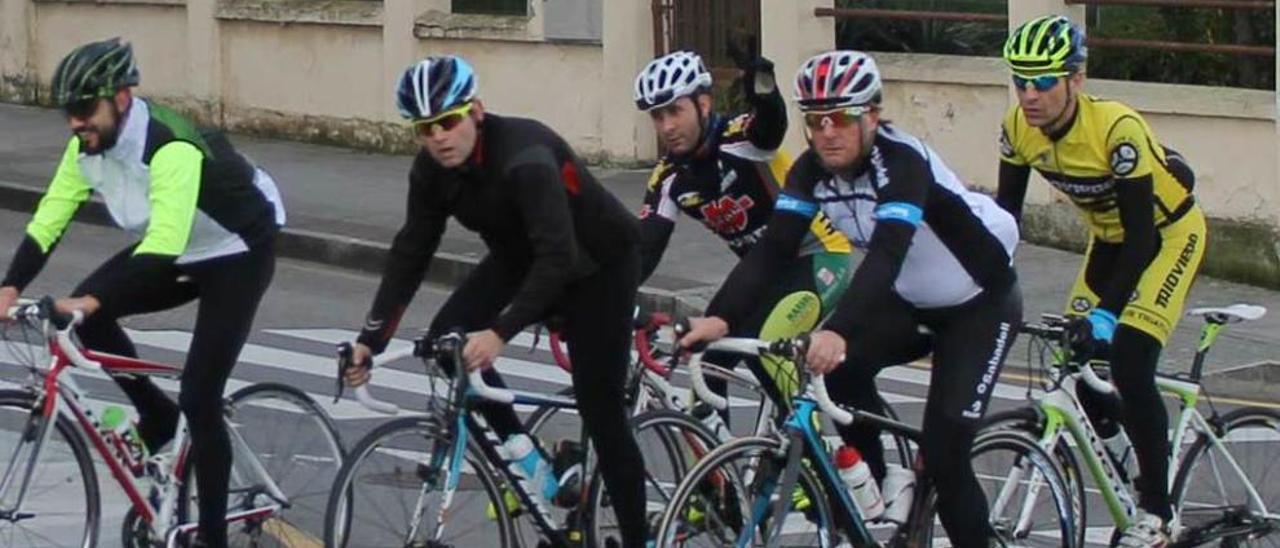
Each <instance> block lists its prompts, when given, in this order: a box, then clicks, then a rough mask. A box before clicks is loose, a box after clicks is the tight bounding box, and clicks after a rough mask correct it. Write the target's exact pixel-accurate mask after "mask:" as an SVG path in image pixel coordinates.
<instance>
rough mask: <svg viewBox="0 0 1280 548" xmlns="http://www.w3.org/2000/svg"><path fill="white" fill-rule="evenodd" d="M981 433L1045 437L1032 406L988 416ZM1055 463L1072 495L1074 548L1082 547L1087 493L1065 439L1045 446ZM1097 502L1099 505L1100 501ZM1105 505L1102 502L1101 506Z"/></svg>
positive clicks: (1040, 416)
mask: <svg viewBox="0 0 1280 548" xmlns="http://www.w3.org/2000/svg"><path fill="white" fill-rule="evenodd" d="M982 430H983V431H994V430H1014V431H1020V432H1025V433H1026V434H1027V435H1029V436H1031V437H1032V438H1034V439H1036V440H1041V439H1042V436H1043V434H1044V416H1043V415H1042V414H1041V413H1040V412H1039V411H1038V410H1037V409H1036V408H1035V407H1019V408H1017V409H1009V410H1007V411H1001V412H998V413H992V414H991V415H988V416H987V418H986V420H985V421H984V422H983V426H982ZM1041 448H1042V449H1045V450H1047V451H1049V453H1050V454H1051V455H1052V456H1053V459H1054V460H1055V461H1057V464H1058V471H1059V472H1061V473H1062V482H1063V484H1065V485H1066V487H1067V494H1069V495H1071V513H1072V515H1073V516H1075V525H1074V526H1073V529H1074V530H1075V532H1076V545H1078V546H1084V543H1085V532H1086V524H1087V523H1088V507H1089V503H1088V502H1087V500H1088V499H1087V498H1086V497H1087V495H1088V493H1087V492H1086V491H1085V475H1084V472H1083V470H1082V468H1081V467H1080V459H1079V458H1078V457H1076V454H1075V451H1072V450H1071V445H1070V444H1069V443H1067V439H1066V437H1065V436H1061V437H1059V438H1058V441H1057V443H1054V445H1053V447H1052V448H1050V447H1044V445H1041ZM1098 502H1100V503H1101V502H1102V501H1101V500H1099V501H1098ZM1104 504H1105V503H1104Z"/></svg>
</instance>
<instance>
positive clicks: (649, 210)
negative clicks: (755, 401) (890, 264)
mask: <svg viewBox="0 0 1280 548" xmlns="http://www.w3.org/2000/svg"><path fill="white" fill-rule="evenodd" d="M733 54H734V57H735V58H736V61H737V63H738V65H739V66H740V67H741V68H742V70H743V78H742V82H743V86H742V92H743V95H744V96H745V97H746V99H747V102H748V103H749V104H750V105H751V107H752V110H751V112H750V113H746V114H741V115H739V116H736V117H726V116H722V115H720V114H719V113H717V112H715V110H714V108H713V107H714V104H713V98H712V95H711V84H712V80H711V73H710V72H708V71H707V69H706V67H705V66H704V65H703V63H702V58H701V57H699V56H698V55H697V54H696V53H691V52H687V51H677V52H674V53H670V54H668V55H664V56H662V57H659V58H657V59H654V60H653V61H651V62H650V63H649V64H648V65H646V66H645V68H644V69H643V70H641V71H640V74H639V75H637V76H636V81H635V101H636V106H637V107H638V108H639V109H640V110H643V111H645V112H648V113H649V116H650V117H651V118H652V119H653V126H654V129H655V130H656V131H657V133H658V137H659V140H660V141H661V142H662V144H663V146H664V147H665V148H666V155H665V156H664V157H663V158H662V159H661V161H660V162H658V165H657V166H656V167H655V168H654V170H653V174H652V175H651V176H650V178H649V184H648V189H647V190H646V192H645V197H644V206H643V207H642V209H641V210H640V234H641V255H640V257H641V261H640V262H641V265H642V274H641V280H644V279H647V278H648V277H649V276H650V275H651V274H653V271H654V270H655V269H656V268H657V266H658V262H659V261H660V260H661V259H662V254H663V252H664V251H665V250H666V248H667V244H668V243H669V242H670V239H671V234H672V232H673V230H674V229H675V222H676V219H677V218H678V217H679V216H680V214H681V213H683V214H685V215H688V216H690V217H692V218H694V219H697V220H700V221H702V223H703V225H705V226H706V227H707V228H708V229H709V230H711V231H712V232H713V233H715V234H716V235H717V236H719V237H720V238H721V239H723V240H724V241H725V243H726V244H728V246H729V249H730V251H733V253H734V254H736V255H737V256H739V257H743V256H746V254H747V252H749V251H751V248H752V247H753V246H754V245H755V243H756V242H757V241H758V240H759V239H760V236H761V235H762V234H763V233H764V231H765V226H766V225H767V224H768V223H769V219H770V218H771V217H772V216H773V211H774V201H775V200H776V199H777V196H778V192H779V191H780V190H781V189H782V186H783V185H782V182H783V180H784V179H785V177H786V172H787V169H789V168H790V167H791V159H790V158H788V157H787V155H786V154H785V153H783V152H782V151H780V150H778V149H779V147H781V146H782V140H783V137H784V136H785V134H786V130H787V114H786V105H785V104H784V103H783V101H782V94H781V93H779V91H778V88H777V85H776V83H775V81H774V75H773V63H771V62H770V61H769V60H767V59H764V58H762V57H758V56H755V55H753V54H752V53H749V52H742V51H738V50H736V48H735V50H734V51H733ZM850 251H851V246H850V245H849V242H848V240H846V239H845V238H844V236H842V235H841V234H840V233H839V232H838V231H836V230H835V228H834V227H832V226H831V222H830V221H829V220H828V219H827V218H826V216H824V215H821V214H819V215H818V216H816V217H815V218H814V219H813V222H812V223H811V224H810V226H809V232H808V233H807V235H806V237H805V244H804V246H803V247H802V248H800V249H799V250H797V252H796V253H793V254H792V255H791V256H790V257H787V258H786V259H785V260H784V261H783V264H782V266H781V267H780V270H781V272H782V274H781V275H780V276H779V277H778V279H777V282H776V283H774V284H773V285H772V286H771V287H768V288H765V289H766V290H765V291H764V292H763V293H761V294H760V295H759V297H760V298H758V299H756V301H755V302H757V303H758V306H756V307H755V308H754V309H753V310H751V312H750V313H749V317H747V318H744V319H743V321H742V322H741V323H740V324H738V325H735V326H734V330H733V335H734V336H743V337H759V338H762V339H766V340H774V339H778V338H782V337H789V336H794V335H798V334H800V333H805V332H807V331H809V330H810V329H812V328H813V327H814V326H815V325H817V323H818V321H819V320H820V319H822V318H824V317H826V316H827V314H829V313H830V311H831V308H832V306H833V305H834V303H835V301H836V300H837V299H839V296H840V295H841V293H843V291H844V288H845V287H846V285H847V284H848V277H849V273H850V271H851V266H850V262H849V260H850V258H849V253H850ZM706 359H707V360H708V361H710V362H712V363H716V364H719V365H721V366H725V367H732V366H733V365H734V364H736V363H737V361H738V360H739V359H740V358H739V357H738V356H734V355H732V354H720V353H715V352H711V353H708V354H707V357H706ZM748 363H749V365H750V367H751V368H752V370H753V371H754V372H756V373H757V375H758V376H761V378H772V379H773V382H772V383H764V384H765V389H766V390H768V391H769V392H770V394H771V395H773V396H774V399H775V401H785V399H786V398H790V397H791V396H792V395H793V394H794V392H795V391H796V389H797V388H798V387H796V386H794V382H795V381H794V379H795V375H794V373H788V371H789V370H790V368H791V367H792V366H791V364H790V363H789V362H787V361H783V360H777V359H774V358H765V359H763V360H756V359H751V360H748ZM708 384H709V385H710V386H711V388H712V390H714V391H715V392H717V393H719V394H720V395H722V396H723V395H725V393H726V391H727V389H728V387H727V384H726V382H725V381H724V380H723V379H719V378H712V379H709V382H708ZM725 418H726V419H727V418H728V417H727V412H726V416H725Z"/></svg>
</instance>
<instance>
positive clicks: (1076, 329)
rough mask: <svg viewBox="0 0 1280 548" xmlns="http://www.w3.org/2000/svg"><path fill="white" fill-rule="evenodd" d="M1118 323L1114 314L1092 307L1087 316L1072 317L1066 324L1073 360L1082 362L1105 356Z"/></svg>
mask: <svg viewBox="0 0 1280 548" xmlns="http://www.w3.org/2000/svg"><path fill="white" fill-rule="evenodd" d="M1118 323H1119V320H1118V319H1117V318H1116V315H1115V314H1112V313H1110V312H1108V311H1106V310H1102V309H1101V308H1095V309H1093V311H1092V312H1090V313H1089V315H1088V316H1083V317H1076V318H1073V319H1072V321H1071V324H1070V325H1068V326H1067V331H1068V333H1069V338H1068V342H1069V343H1070V345H1071V354H1072V357H1073V360H1074V361H1076V362H1080V363H1084V362H1087V361H1089V360H1090V359H1093V358H1103V357H1105V356H1106V353H1107V350H1108V349H1109V347H1110V346H1111V338H1112V337H1113V336H1114V335H1115V333H1116V324H1118Z"/></svg>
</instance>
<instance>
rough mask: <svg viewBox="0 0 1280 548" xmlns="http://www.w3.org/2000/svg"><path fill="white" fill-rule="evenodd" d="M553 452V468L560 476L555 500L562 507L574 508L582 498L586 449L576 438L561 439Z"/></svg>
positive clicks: (556, 475) (557, 475) (558, 476)
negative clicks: (583, 465)
mask: <svg viewBox="0 0 1280 548" xmlns="http://www.w3.org/2000/svg"><path fill="white" fill-rule="evenodd" d="M553 453H554V455H555V456H553V457H552V458H551V469H552V470H554V474H555V477H557V478H559V479H558V480H557V483H558V484H559V489H558V490H557V492H556V498H555V500H554V501H553V502H554V503H555V505H556V506H559V507H561V508H574V507H576V506H578V503H579V502H580V501H581V499H582V462H583V461H585V460H586V458H587V452H586V449H585V448H584V447H583V446H582V444H581V443H579V442H578V441H576V440H560V442H559V443H557V444H556V448H555V451H554V452H553Z"/></svg>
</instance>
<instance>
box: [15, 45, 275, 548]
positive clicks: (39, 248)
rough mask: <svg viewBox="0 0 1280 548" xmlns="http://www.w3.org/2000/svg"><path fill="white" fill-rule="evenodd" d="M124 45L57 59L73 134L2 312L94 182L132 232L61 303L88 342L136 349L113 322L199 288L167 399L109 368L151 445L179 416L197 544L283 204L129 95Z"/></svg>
mask: <svg viewBox="0 0 1280 548" xmlns="http://www.w3.org/2000/svg"><path fill="white" fill-rule="evenodd" d="M138 81H139V73H138V68H137V66H136V65H135V63H134V57H133V49H132V47H131V46H130V45H129V44H128V43H126V42H123V41H121V40H120V39H118V38H113V39H110V40H105V41H101V42H93V43H90V44H85V45H83V46H80V47H78V48H76V49H74V50H72V52H71V53H70V54H68V55H67V56H66V57H65V58H64V59H63V60H62V62H61V63H59V64H58V67H57V70H55V71H54V75H53V82H52V90H51V91H52V96H53V100H54V102H55V103H56V104H57V105H58V106H59V107H61V108H62V110H63V112H64V114H65V115H66V118H67V124H68V125H69V126H70V128H71V131H72V132H73V133H74V134H75V135H74V136H73V137H72V138H71V140H70V141H69V142H68V143H67V148H66V151H65V152H64V153H63V155H62V162H61V163H60V164H59V165H58V168H57V171H56V172H55V174H54V176H53V181H52V182H51V183H50V184H49V188H48V190H47V191H46V192H45V194H44V197H43V198H42V199H41V200H40V205H39V206H38V207H37V208H36V212H35V215H34V216H33V217H32V219H31V222H30V223H29V224H28V225H27V229H26V236H25V237H24V238H23V240H22V243H21V244H20V245H19V246H18V250H17V252H16V253H15V254H14V258H13V262H12V263H11V264H10V265H9V270H8V273H7V274H6V275H5V278H4V281H3V282H2V283H0V315H4V314H7V312H6V311H7V310H8V308H9V307H10V306H11V305H12V304H13V303H14V301H15V300H17V298H18V296H19V294H20V293H21V292H22V290H23V288H25V287H26V286H27V284H29V283H30V282H31V281H32V280H33V279H34V278H35V277H36V275H37V274H38V273H39V272H40V270H41V269H42V268H43V267H44V264H45V262H46V261H47V260H48V259H49V256H50V254H52V252H53V249H54V248H55V247H56V246H57V244H58V241H59V240H60V239H61V237H62V235H63V233H64V232H65V231H66V229H67V227H68V225H69V224H70V223H71V219H72V217H73V216H74V215H75V213H76V211H77V210H79V208H80V206H81V205H82V204H84V203H85V201H87V200H88V199H89V196H90V194H93V193H96V194H98V195H99V196H100V197H101V198H102V201H103V202H104V203H105V205H106V207H107V211H108V212H109V213H110V214H111V218H112V220H114V221H115V223H116V224H117V225H119V226H120V227H121V228H123V229H125V230H126V231H128V232H129V233H130V234H131V235H133V236H134V237H135V238H136V240H137V241H136V243H134V244H132V245H130V246H128V247H126V248H125V249H124V250H122V251H120V252H119V253H117V254H116V255H115V256H113V257H112V258H110V259H108V260H107V262H105V263H103V264H102V265H101V266H99V267H98V269H97V270H95V271H94V272H93V273H92V274H90V275H89V277H88V278H86V279H85V280H84V281H83V282H81V283H80V285H79V286H77V287H76V289H75V291H73V292H72V294H71V295H72V296H71V297H70V298H64V299H59V300H58V301H57V307H58V309H59V310H61V311H63V312H70V311H72V310H80V311H81V312H82V313H83V314H84V316H85V320H84V323H82V324H80V326H79V327H78V329H77V334H78V335H79V337H80V340H81V341H82V342H83V343H84V345H85V346H86V347H88V348H91V349H93V350H96V351H99V352H105V353H110V354H117V355H121V356H128V357H137V356H138V353H137V350H136V349H135V348H134V346H133V343H132V342H131V341H130V340H129V337H128V336H127V335H126V334H125V332H124V330H123V329H121V327H120V325H119V324H118V323H117V320H119V319H120V318H123V317H126V316H132V315H136V314H144V313H150V312H159V311H162V310H169V309H172V308H176V307H178V306H181V305H183V304H185V303H188V302H191V301H193V300H199V302H200V304H199V308H198V309H197V312H196V323H195V329H194V330H193V333H192V337H191V347H190V349H189V350H188V353H187V361H186V365H185V368H184V370H183V375H182V384H181V389H180V392H179V394H178V403H177V404H176V405H175V404H174V402H173V401H172V400H170V399H169V398H168V397H167V396H166V395H165V394H164V392H162V391H161V390H160V388H159V387H157V386H156V385H155V384H154V383H152V382H151V380H150V379H147V378H145V377H143V378H129V377H113V380H115V382H116V383H117V384H119V385H120V388H121V389H123V390H124V392H125V394H127V395H128V397H129V400H130V401H131V402H132V403H133V405H134V406H135V407H137V409H138V416H139V424H138V432H139V434H140V436H141V438H142V442H143V444H144V445H145V448H146V449H147V450H148V451H150V452H154V451H156V450H158V449H159V448H160V447H162V446H163V445H164V444H165V443H167V442H168V441H169V440H170V439H172V438H173V437H174V435H175V429H176V428H177V424H178V412H179V410H181V412H182V413H183V415H185V416H186V418H187V426H188V428H189V430H190V432H191V444H192V448H193V451H194V456H193V458H194V462H195V469H196V470H197V471H198V472H197V474H196V482H197V488H198V489H199V493H200V497H199V510H200V528H199V537H200V538H199V540H198V541H196V542H197V545H203V546H226V543H227V538H226V537H227V526H226V522H225V520H224V516H225V515H226V510H227V482H228V478H229V475H230V472H231V442H230V438H229V437H228V433H227V431H226V427H225V423H224V422H223V415H222V394H223V389H224V387H225V385H226V382H227V378H228V377H229V376H230V375H231V370H232V368H233V367H235V364H236V358H237V357H238V356H239V354H240V349H241V347H243V346H244V343H245V341H246V340H247V339H248V336H249V330H250V328H251V326H252V324H253V317H254V314H255V313H256V311H257V308H258V303H259V302H260V301H261V299H262V295H263V294H264V293H265V292H266V290H267V286H268V285H269V284H270V282H271V277H272V274H273V272H274V270H275V244H274V242H275V236H276V233H277V232H278V231H279V229H280V226H282V225H283V224H284V217H285V216H284V209H283V207H282V205H281V200H280V195H279V193H278V191H277V190H276V187H275V182H274V181H272V179H271V177H270V176H269V175H267V174H266V172H264V171H262V170H261V169H258V168H256V167H254V166H253V164H251V163H250V162H249V161H248V160H246V159H245V158H244V157H243V156H241V155H240V154H239V153H237V152H236V151H235V149H234V148H232V146H231V143H230V142H228V141H227V139H226V138H225V137H224V136H222V135H221V134H220V133H216V132H209V131H204V130H201V129H198V128H197V127H196V126H195V125H193V124H192V123H191V122H190V121H189V120H187V119H186V118H183V117H182V116H180V115H178V114H177V113H175V112H173V111H171V110H169V109H166V108H164V107H162V106H160V105H157V104H154V103H151V102H150V101H147V100H145V99H142V98H141V97H136V96H134V95H133V93H132V87H133V86H136V85H138Z"/></svg>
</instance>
